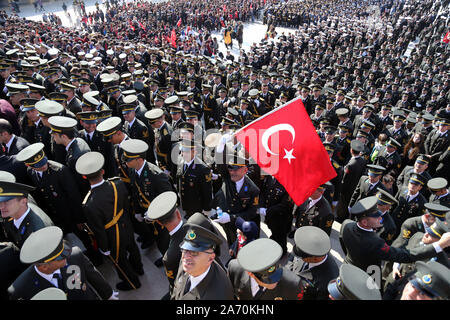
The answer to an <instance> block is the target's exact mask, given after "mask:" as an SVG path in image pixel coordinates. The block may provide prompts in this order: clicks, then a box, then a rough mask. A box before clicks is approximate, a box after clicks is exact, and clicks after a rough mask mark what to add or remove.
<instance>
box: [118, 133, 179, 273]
mask: <svg viewBox="0 0 450 320" xmlns="http://www.w3.org/2000/svg"><path fill="white" fill-rule="evenodd" d="M122 149H123V151H124V152H123V155H122V157H123V160H124V161H125V163H126V165H127V167H128V168H129V170H128V172H129V177H130V185H131V192H130V195H131V206H132V209H133V212H134V217H135V218H136V220H137V222H138V223H136V222H135V223H134V226H135V229H136V230H140V232H139V233H140V235H141V236H142V238H143V244H142V246H141V248H142V249H146V248H148V247H150V246H151V244H152V243H153V242H154V241H156V244H157V246H158V249H159V251H160V252H161V254H162V255H164V253H165V252H166V250H167V247H168V245H169V241H170V239H169V238H170V237H169V232H168V231H167V229H166V228H164V227H163V226H161V225H160V224H158V223H156V222H155V221H154V222H152V223H149V224H146V223H144V215H145V212H146V211H147V209H148V207H149V205H150V203H151V202H152V201H153V199H154V198H155V197H156V196H158V195H159V194H161V193H163V192H166V191H172V185H171V184H170V182H169V179H168V177H167V175H165V174H164V173H163V172H162V171H161V169H159V168H158V167H157V166H156V165H154V164H152V163H150V162H147V161H146V160H145V153H146V152H147V151H148V144H147V143H145V142H144V141H142V140H138V139H129V140H126V141H124V142H123V143H122ZM155 264H156V265H157V266H158V267H160V266H162V258H160V259H158V260H157V261H156V262H155Z"/></svg>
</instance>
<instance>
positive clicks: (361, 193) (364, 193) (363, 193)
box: [344, 165, 386, 207]
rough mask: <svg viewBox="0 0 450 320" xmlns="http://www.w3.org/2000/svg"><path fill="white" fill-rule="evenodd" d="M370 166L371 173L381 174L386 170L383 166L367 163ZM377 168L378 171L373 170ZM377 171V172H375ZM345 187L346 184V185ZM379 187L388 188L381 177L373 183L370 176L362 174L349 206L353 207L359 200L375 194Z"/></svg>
mask: <svg viewBox="0 0 450 320" xmlns="http://www.w3.org/2000/svg"><path fill="white" fill-rule="evenodd" d="M367 167H368V168H369V174H376V175H381V174H382V173H383V171H384V168H383V167H379V166H373V165H367ZM371 170H376V171H371ZM374 172H375V173H374ZM344 188H345V186H344ZM378 188H380V189H383V190H386V187H385V186H384V185H383V184H382V183H381V177H380V179H379V180H378V181H377V182H376V183H374V184H372V183H370V180H369V177H368V176H365V175H364V176H362V177H361V178H360V179H359V182H358V185H357V186H356V189H355V191H354V192H353V195H352V198H351V200H350V203H349V207H353V205H354V204H355V203H356V202H358V201H359V200H361V199H364V198H366V197H370V196H374V195H375V194H376V193H377V192H378V190H377V189H378Z"/></svg>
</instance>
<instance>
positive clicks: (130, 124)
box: [128, 117, 136, 127]
mask: <svg viewBox="0 0 450 320" xmlns="http://www.w3.org/2000/svg"><path fill="white" fill-rule="evenodd" d="M135 121H136V117H135V118H134V119H133V120H132V121H131V122H129V123H128V127H131V126H132V125H133V123H134V122H135Z"/></svg>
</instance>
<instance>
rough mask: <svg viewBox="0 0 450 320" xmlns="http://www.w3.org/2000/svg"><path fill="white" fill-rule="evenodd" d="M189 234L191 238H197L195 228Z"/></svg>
mask: <svg viewBox="0 0 450 320" xmlns="http://www.w3.org/2000/svg"><path fill="white" fill-rule="evenodd" d="M187 236H188V239H189V240H194V239H195V238H197V235H196V234H195V232H194V230H191V231H189V233H188V235H187Z"/></svg>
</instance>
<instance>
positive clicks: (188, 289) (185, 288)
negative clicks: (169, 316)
mask: <svg viewBox="0 0 450 320" xmlns="http://www.w3.org/2000/svg"><path fill="white" fill-rule="evenodd" d="M190 290H191V277H189V276H188V279H187V281H186V284H185V286H184V293H183V294H186V293H188V292H189V291H190Z"/></svg>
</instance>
